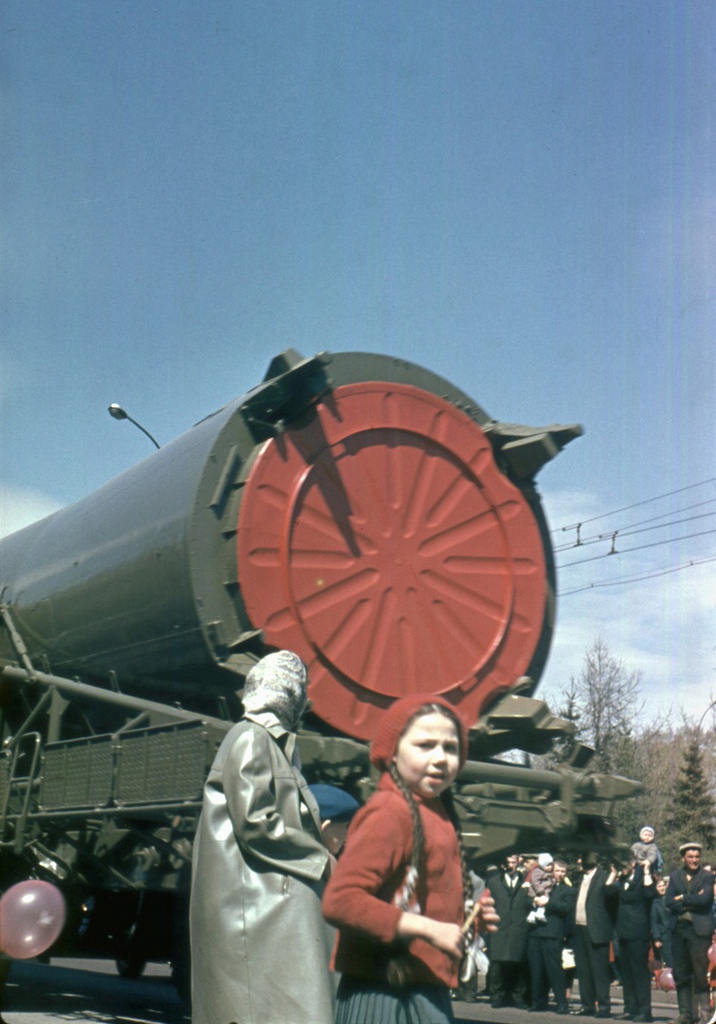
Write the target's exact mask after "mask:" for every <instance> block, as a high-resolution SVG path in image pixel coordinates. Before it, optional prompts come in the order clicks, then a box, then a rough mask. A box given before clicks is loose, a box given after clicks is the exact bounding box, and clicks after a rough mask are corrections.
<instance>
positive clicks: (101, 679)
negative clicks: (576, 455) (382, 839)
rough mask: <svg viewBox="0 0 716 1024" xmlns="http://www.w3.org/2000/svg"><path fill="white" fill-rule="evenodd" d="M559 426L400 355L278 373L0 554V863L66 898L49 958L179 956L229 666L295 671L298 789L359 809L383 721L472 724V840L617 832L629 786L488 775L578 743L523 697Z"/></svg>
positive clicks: (479, 859) (546, 840)
mask: <svg viewBox="0 0 716 1024" xmlns="http://www.w3.org/2000/svg"><path fill="white" fill-rule="evenodd" d="M580 433H581V429H580V428H579V427H578V426H566V427H563V426H552V427H546V428H529V427H524V426H518V425H514V424H508V423H500V422H496V421H495V420H493V419H492V418H491V417H490V416H488V415H487V413H486V412H484V411H483V410H482V409H481V408H480V407H479V406H478V405H477V404H476V403H475V402H474V401H473V400H472V399H471V398H470V397H468V396H467V395H466V394H464V393H463V392H462V391H460V390H459V388H457V387H455V386H454V385H453V384H450V383H449V382H448V381H446V380H444V379H442V378H441V377H439V376H436V375H435V374H433V373H431V372H429V371H427V370H425V369H421V368H420V367H418V366H415V365H413V364H411V363H409V362H405V361H402V360H398V359H393V358H389V357H386V356H381V355H372V354H366V353H359V352H351V353H340V354H331V353H322V354H320V355H316V356H314V357H312V358H303V357H302V356H300V355H299V354H298V353H297V352H295V351H294V350H288V351H286V352H284V353H282V354H281V355H279V356H277V357H276V358H275V359H274V360H273V361H272V362H271V365H270V366H269V369H268V372H267V374H266V377H265V379H264V380H263V382H262V383H260V384H259V385H258V386H256V387H254V388H253V389H252V390H250V391H248V392H247V393H246V394H245V395H244V396H243V397H241V398H239V399H237V400H236V401H234V402H232V403H230V404H229V405H227V406H226V407H225V408H223V409H220V410H219V411H218V412H216V413H214V414H213V415H211V416H209V417H207V418H206V419H204V420H202V421H201V422H200V423H198V424H197V425H196V426H195V427H193V428H191V429H190V430H188V431H187V432H186V433H185V434H183V435H182V436H181V437H179V438H177V439H176V440H175V441H173V442H171V443H170V444H167V445H166V446H165V447H163V448H161V449H160V450H158V451H155V452H154V453H153V454H152V455H150V456H149V457H148V458H146V459H145V460H144V461H142V462H141V463H139V464H138V465H137V466H135V467H134V468H132V469H130V470H129V471H128V472H125V473H123V474H122V475H121V476H119V477H118V478H116V479H115V480H112V481H111V482H110V483H108V484H106V485H105V486H104V487H102V488H100V489H99V490H98V491H96V492H95V493H93V494H91V495H90V496H89V497H87V498H85V499H83V500H82V501H79V502H78V503H77V504H75V505H72V506H70V507H68V508H65V509H62V510H61V511H59V512H57V513H55V514H54V515H51V516H49V517H48V518H46V519H44V520H42V521H40V522H37V523H35V524H33V525H31V526H28V527H27V528H25V529H23V530H20V531H19V532H17V533H15V534H13V535H12V536H9V537H6V538H5V539H4V540H2V541H0V616H1V621H0V739H1V740H2V745H1V747H0V869H1V870H2V877H3V878H4V879H5V881H6V882H7V881H8V880H12V879H20V878H26V877H28V876H31V875H32V876H39V877H43V878H47V879H49V880H53V881H55V882H56V883H57V884H58V885H59V886H60V887H61V888H62V889H63V890H64V891H65V893H66V894H67V897H68V904H69V906H70V917H69V921H68V925H67V926H66V928H65V933H64V936H63V938H61V940H60V946H62V943H63V942H64V943H65V945H67V946H74V947H77V946H79V947H80V948H82V946H83V944H84V948H85V949H87V950H92V951H96V952H105V953H110V954H111V955H113V956H115V957H116V958H117V962H118V965H119V967H120V969H121V971H123V972H124V973H137V972H138V971H139V970H141V968H142V965H143V963H144V962H145V961H146V960H147V959H148V958H158V957H168V958H172V959H173V960H175V961H176V962H177V963H181V962H182V958H181V955H180V950H179V949H177V944H178V945H179V946H181V945H182V943H183V942H184V941H185V928H184V926H183V922H184V919H185V913H186V893H187V883H188V877H189V873H190V864H191V850H192V839H193V835H194V831H195V827H196V821H197V817H198V814H199V810H200V802H201V793H202V785H203V782H204V779H205V776H206V773H207V770H208V768H209V766H210V764H211V762H212V759H213V755H214V752H215V750H216V747H217V745H218V744H219V742H220V741H221V739H222V737H223V736H224V734H225V733H226V731H227V730H228V729H229V728H230V726H231V724H232V723H233V721H234V720H236V718H237V717H238V716H239V715H240V713H241V703H240V691H241V688H242V684H243V679H244V677H245V674H246V672H247V671H248V669H249V668H250V667H251V665H252V664H254V663H255V662H256V660H257V659H259V658H260V657H261V656H262V655H263V654H265V653H266V652H267V651H268V650H272V649H277V648H283V647H287V648H290V649H292V650H294V651H296V652H297V653H298V654H299V655H300V657H301V658H303V660H304V661H305V662H306V664H307V666H308V671H309V678H310V689H309V695H310V698H311V701H312V705H313V706H312V711H311V713H310V714H309V715H308V717H307V719H306V723H305V727H304V728H303V730H302V732H301V735H300V750H301V755H302V759H303V764H304V770H305V774H306V776H307V778H308V779H309V781H322V782H331V783H335V784H338V785H342V786H345V787H347V788H348V789H350V790H351V791H352V792H353V793H354V794H355V795H356V796H358V797H359V798H362V797H365V796H366V795H367V794H368V792H369V790H370V787H371V784H372V780H371V777H370V769H369V764H368V757H367V741H369V740H370V737H371V734H372V731H373V729H374V727H375V723H376V721H377V718H378V716H379V715H380V713H381V711H382V710H383V709H384V708H386V707H388V706H389V705H390V703H391V702H392V701H393V700H394V699H395V698H397V697H400V696H402V695H405V694H409V693H413V692H416V691H426V692H430V693H436V694H441V695H442V696H443V697H444V698H446V699H447V700H448V701H450V702H451V703H453V704H454V705H455V706H456V707H458V708H459V709H460V711H461V713H462V714H463V715H464V716H465V718H466V719H467V720H468V721H469V723H470V725H471V727H472V728H471V732H470V760H469V761H468V764H467V766H466V768H465V770H464V771H463V772H462V774H461V776H460V779H459V782H458V786H457V803H458V806H459V809H460V811H461V815H462V820H463V829H464V836H465V842H466V845H467V848H468V849H469V851H470V853H471V854H472V856H473V857H474V859H475V862H476V863H480V864H485V863H488V862H490V861H492V860H494V859H496V858H498V856H499V854H500V852H501V851H504V850H507V849H515V848H517V849H522V850H526V849H528V848H531V849H538V848H543V847H548V848H549V847H550V846H551V847H552V848H556V847H557V846H561V847H565V846H574V847H576V846H577V845H582V846H592V847H594V846H595V845H598V844H599V843H600V842H604V841H608V839H609V834H608V833H609V828H608V824H609V819H610V817H611V815H612V813H613V809H614V804H615V801H618V800H620V799H623V798H625V797H628V796H629V795H631V794H632V793H633V792H634V791H635V785H634V784H633V783H631V782H629V781H628V780H625V779H620V778H616V777H612V776H609V777H607V776H603V775H597V774H590V772H589V770H588V761H589V753H590V752H589V751H588V750H587V749H586V748H584V747H583V746H581V745H576V746H575V748H574V753H573V757H572V761H571V764H570V765H569V766H567V767H564V768H560V769H559V770H554V771H537V770H532V769H531V768H529V767H528V766H521V765H519V764H515V763H504V762H503V761H500V760H499V755H500V754H501V753H504V752H506V751H508V750H515V749H518V750H521V751H524V752H528V753H530V752H531V753H541V752H545V751H547V750H548V749H549V747H550V745H551V743H552V741H553V740H554V739H555V738H559V737H564V736H565V735H567V734H569V732H570V729H571V728H572V727H571V725H570V724H569V723H567V722H564V721H562V720H560V719H558V718H555V717H554V716H553V715H552V714H551V712H550V711H549V709H548V707H547V706H546V705H545V703H544V702H543V701H541V700H538V699H535V698H534V697H533V696H532V694H533V692H534V690H535V687H536V686H537V683H538V681H539V678H540V675H541V673H542V670H543V668H544V665H545V662H546V659H547V655H548V651H549V646H550V640H551V636H552V630H553V625H554V613H555V571H554V564H553V557H552V548H551V544H550V539H549V533H548V529H547V525H546V521H545V517H544V514H543V511H542V506H541V502H540V498H539V495H538V493H537V491H536V488H535V482H534V478H535V475H536V473H537V472H538V470H539V469H540V468H541V467H542V466H543V465H544V464H545V463H546V462H547V461H548V460H549V459H551V458H552V457H553V456H554V455H556V454H557V453H558V452H559V451H560V449H561V448H562V447H563V446H564V445H566V444H567V443H568V442H569V441H571V440H572V439H573V438H575V437H576V436H578V435H579V434H580Z"/></svg>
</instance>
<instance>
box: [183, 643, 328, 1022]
mask: <svg viewBox="0 0 716 1024" xmlns="http://www.w3.org/2000/svg"><path fill="white" fill-rule="evenodd" d="M243 703H244V712H245V713H244V717H243V719H241V721H239V722H238V723H237V724H236V725H235V726H234V727H233V728H232V729H231V730H230V732H229V733H227V735H226V738H225V739H224V742H223V743H222V744H221V747H220V748H219V751H218V753H217V755H216V759H215V760H214V764H213V766H212V768H211V771H210V773H209V776H208V779H207V781H206V785H205V787H204V802H203V809H202V814H201V818H200V821H199V827H198V830H197V836H196V841H195V845H194V860H193V873H192V889H191V909H190V924H191V946H192V1003H193V1022H194V1024H232V1022H237V1024H257V1022H260V1024H287V1022H289V1021H290V1022H291V1024H331V1022H332V1020H333V1008H332V985H331V981H330V975H329V970H328V960H329V954H330V950H329V949H328V948H327V940H326V931H325V928H324V926H323V918H322V916H321V896H322V891H323V883H324V881H325V879H326V878H327V876H328V874H329V873H330V855H329V853H328V851H327V850H326V848H325V847H324V845H323V843H322V841H321V829H320V821H319V817H318V807H317V805H316V802H315V799H314V797H313V795H312V794H311V792H310V790H309V788H308V786H307V784H306V782H305V780H304V778H303V776H302V775H301V772H300V769H299V766H298V758H297V752H296V750H295V743H296V737H295V733H294V730H295V729H296V728H297V727H298V723H299V721H300V718H301V715H302V714H303V711H304V709H305V705H306V671H305V668H304V666H303V663H302V662H301V660H300V659H299V658H298V657H297V656H296V655H295V654H293V653H292V652H290V651H279V652H277V653H275V654H270V655H268V656H267V657H265V658H263V659H262V660H261V661H260V662H258V664H256V665H255V666H254V667H253V668H252V669H251V671H250V672H249V673H248V675H247V677H246V685H245V688H244V695H243Z"/></svg>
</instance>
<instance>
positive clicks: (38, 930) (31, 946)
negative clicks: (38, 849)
mask: <svg viewBox="0 0 716 1024" xmlns="http://www.w3.org/2000/svg"><path fill="white" fill-rule="evenodd" d="M64 923H65V900H64V897H63V895H62V893H61V892H60V890H59V889H58V888H57V887H56V886H54V885H51V884H50V882H40V881H36V880H34V879H30V880H29V881H27V882H18V884H17V885H13V886H12V888H10V889H8V890H7V892H6V893H4V894H3V896H2V898H0V951H2V952H3V953H5V954H6V955H7V956H9V957H12V958H13V959H14V960H29V959H30V957H33V956H40V954H41V953H44V952H45V950H47V949H49V948H50V946H51V945H52V943H53V942H54V941H55V940H56V939H57V937H58V936H59V934H60V932H61V931H62V927H63V925H64Z"/></svg>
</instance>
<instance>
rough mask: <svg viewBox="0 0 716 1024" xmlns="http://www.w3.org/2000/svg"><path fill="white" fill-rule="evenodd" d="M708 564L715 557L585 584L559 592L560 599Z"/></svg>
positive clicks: (695, 559)
mask: <svg viewBox="0 0 716 1024" xmlns="http://www.w3.org/2000/svg"><path fill="white" fill-rule="evenodd" d="M708 562H716V555H714V556H713V557H711V558H692V559H691V560H690V561H688V562H684V563H683V564H682V565H672V566H670V567H669V568H667V569H654V570H653V571H651V572H644V573H638V574H635V575H632V576H622V577H617V578H616V579H610V580H603V581H602V582H601V583H587V584H585V585H584V586H583V587H574V588H573V589H572V590H560V591H559V596H560V597H567V596H568V595H569V594H581V593H582V592H583V591H585V590H598V589H600V588H602V587H617V586H623V585H624V584H627V583H642V582H643V581H644V580H651V579H656V578H657V577H658V576H669V575H670V574H671V573H674V572H682V571H683V570H684V569H692V568H694V567H695V566H697V565H706V564H707V563H708Z"/></svg>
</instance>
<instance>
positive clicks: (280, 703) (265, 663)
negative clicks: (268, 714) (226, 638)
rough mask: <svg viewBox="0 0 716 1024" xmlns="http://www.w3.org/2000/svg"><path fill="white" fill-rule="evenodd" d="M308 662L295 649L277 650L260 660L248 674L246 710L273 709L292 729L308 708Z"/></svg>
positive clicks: (245, 694)
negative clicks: (302, 659)
mask: <svg viewBox="0 0 716 1024" xmlns="http://www.w3.org/2000/svg"><path fill="white" fill-rule="evenodd" d="M307 684H308V680H307V678H306V666H305V665H304V664H303V662H302V661H301V659H300V658H299V657H298V655H297V654H294V653H293V651H276V652H275V653H273V654H267V655H266V657H265V658H262V659H261V661H257V662H256V664H255V665H254V666H253V668H251V669H250V670H249V672H248V675H247V676H246V681H245V683H244V693H243V696H242V698H241V699H242V701H243V705H244V710H245V711H253V712H256V711H273V713H274V714H275V715H276V717H277V718H278V720H279V722H280V723H281V725H283V726H284V728H286V729H288V730H289V731H292V730H293V729H295V728H296V726H297V725H298V723H299V722H300V721H301V715H302V714H303V712H304V710H305V708H306V686H307Z"/></svg>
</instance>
